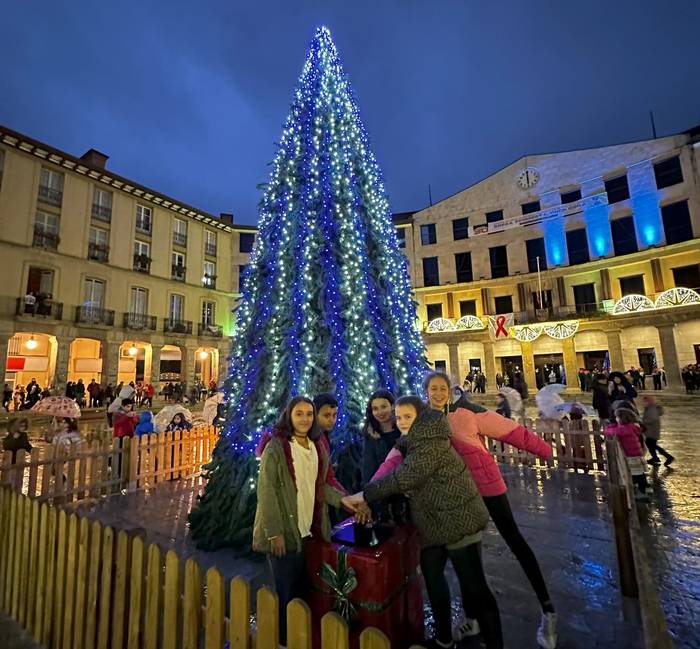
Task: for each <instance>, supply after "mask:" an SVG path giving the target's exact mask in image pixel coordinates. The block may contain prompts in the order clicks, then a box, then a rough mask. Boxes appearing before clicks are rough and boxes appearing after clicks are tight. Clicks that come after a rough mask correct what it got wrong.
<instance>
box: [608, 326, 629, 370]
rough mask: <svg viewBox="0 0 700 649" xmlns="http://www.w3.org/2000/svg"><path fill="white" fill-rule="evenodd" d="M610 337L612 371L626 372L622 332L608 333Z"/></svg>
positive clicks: (609, 349)
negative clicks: (621, 338)
mask: <svg viewBox="0 0 700 649" xmlns="http://www.w3.org/2000/svg"><path fill="white" fill-rule="evenodd" d="M605 335H606V336H607V337H608V352H609V353H610V369H611V370H613V371H615V370H617V371H619V372H624V371H625V367H624V362H623V360H622V341H621V340H620V331H619V329H615V330H613V331H606V332H605Z"/></svg>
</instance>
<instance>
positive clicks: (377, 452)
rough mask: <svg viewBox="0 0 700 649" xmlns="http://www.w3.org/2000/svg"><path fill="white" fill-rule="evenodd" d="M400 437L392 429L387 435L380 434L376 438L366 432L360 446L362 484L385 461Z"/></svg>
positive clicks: (398, 432) (399, 434) (367, 480)
mask: <svg viewBox="0 0 700 649" xmlns="http://www.w3.org/2000/svg"><path fill="white" fill-rule="evenodd" d="M399 437H401V432H400V431H399V429H398V428H394V429H393V430H391V431H389V432H388V433H381V434H380V435H379V437H378V438H376V437H373V436H372V435H370V434H369V433H368V432H366V433H365V435H364V443H363V445H362V484H366V483H368V482H369V481H370V480H371V479H372V476H373V475H374V473H375V471H376V470H377V469H378V468H379V467H380V466H381V464H382V462H384V460H385V459H386V456H387V455H388V453H389V451H390V450H391V449H392V448H394V444H395V443H396V440H397V439H398V438H399Z"/></svg>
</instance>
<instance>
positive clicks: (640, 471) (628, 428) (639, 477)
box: [605, 401, 648, 500]
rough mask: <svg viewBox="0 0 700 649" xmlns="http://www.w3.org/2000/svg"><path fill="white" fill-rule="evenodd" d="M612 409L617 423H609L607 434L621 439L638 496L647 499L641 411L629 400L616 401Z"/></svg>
mask: <svg viewBox="0 0 700 649" xmlns="http://www.w3.org/2000/svg"><path fill="white" fill-rule="evenodd" d="M612 409H613V413H614V414H615V419H616V420H617V423H613V424H608V425H607V426H606V427H605V434H606V435H610V436H611V437H617V438H618V439H619V440H620V444H621V445H622V450H623V452H624V454H625V457H626V458H627V466H628V467H629V469H630V473H631V474H632V482H634V484H635V486H636V487H637V497H638V498H640V499H642V500H646V499H648V496H647V494H646V490H647V476H646V465H645V463H644V450H643V441H642V428H641V426H640V425H639V413H638V412H637V411H636V410H635V408H634V406H633V405H632V404H631V403H630V402H629V401H615V402H614V403H613V404H612Z"/></svg>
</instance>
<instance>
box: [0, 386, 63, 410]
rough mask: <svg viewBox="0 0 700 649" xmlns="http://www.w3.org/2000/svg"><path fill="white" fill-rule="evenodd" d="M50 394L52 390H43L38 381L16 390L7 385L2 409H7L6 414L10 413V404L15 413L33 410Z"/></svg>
mask: <svg viewBox="0 0 700 649" xmlns="http://www.w3.org/2000/svg"><path fill="white" fill-rule="evenodd" d="M50 394H51V390H50V389H49V388H48V387H46V388H42V387H41V386H40V385H39V384H38V383H37V381H36V379H32V380H31V381H30V382H29V383H27V385H16V386H15V387H14V389H13V388H11V387H10V385H9V384H8V383H5V387H4V388H3V391H2V407H3V408H5V412H10V404H12V408H13V410H14V411H15V412H17V411H18V410H31V409H32V408H33V407H34V406H35V405H36V404H37V403H38V402H39V401H41V399H43V398H44V397H47V396H50Z"/></svg>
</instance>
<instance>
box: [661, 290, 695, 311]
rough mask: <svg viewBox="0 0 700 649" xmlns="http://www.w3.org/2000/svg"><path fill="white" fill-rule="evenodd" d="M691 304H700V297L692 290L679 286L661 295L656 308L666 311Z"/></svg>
mask: <svg viewBox="0 0 700 649" xmlns="http://www.w3.org/2000/svg"><path fill="white" fill-rule="evenodd" d="M691 304H700V295H698V293H697V292H696V291H694V290H693V289H692V288H683V287H682V286H677V287H676V288H670V289H669V290H668V291H664V292H663V293H662V294H661V295H659V297H657V298H656V302H655V304H654V306H655V307H656V308H657V309H666V308H668V307H671V306H689V305H691Z"/></svg>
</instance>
